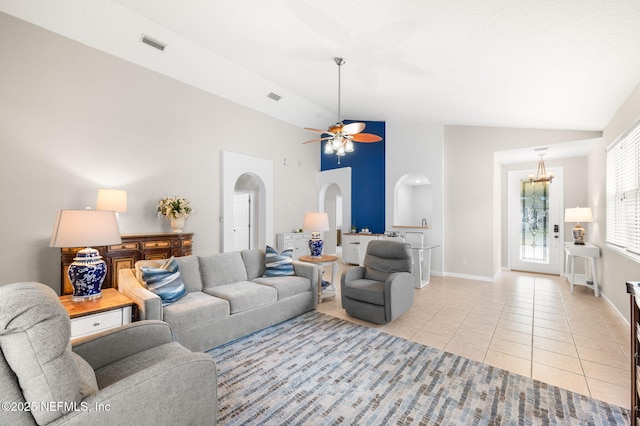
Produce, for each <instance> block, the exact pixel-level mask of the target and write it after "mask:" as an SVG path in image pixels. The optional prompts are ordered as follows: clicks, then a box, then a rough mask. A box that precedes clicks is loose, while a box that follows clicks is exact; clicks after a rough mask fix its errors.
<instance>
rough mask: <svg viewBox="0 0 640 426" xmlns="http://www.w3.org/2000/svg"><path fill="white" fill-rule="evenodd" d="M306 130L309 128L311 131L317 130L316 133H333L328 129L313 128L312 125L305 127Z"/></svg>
mask: <svg viewBox="0 0 640 426" xmlns="http://www.w3.org/2000/svg"><path fill="white" fill-rule="evenodd" d="M304 129H305V130H309V131H310V132H315V133H327V134H332V133H331V132H329V131H327V130H320V129H313V128H311V127H305V128H304Z"/></svg>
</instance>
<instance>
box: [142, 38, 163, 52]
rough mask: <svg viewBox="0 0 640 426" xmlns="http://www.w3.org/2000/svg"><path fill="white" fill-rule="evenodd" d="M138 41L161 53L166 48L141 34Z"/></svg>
mask: <svg viewBox="0 0 640 426" xmlns="http://www.w3.org/2000/svg"><path fill="white" fill-rule="evenodd" d="M140 41H142V42H143V43H144V44H148V45H149V46H151V47H155V48H156V49H158V50H161V51H163V50H164V48H165V47H167V45H166V44H164V43H161V42H159V41H157V40H154V39H152V38H151V37H149V36H147V35H145V34H142V39H141V40H140Z"/></svg>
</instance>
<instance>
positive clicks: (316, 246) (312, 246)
mask: <svg viewBox="0 0 640 426" xmlns="http://www.w3.org/2000/svg"><path fill="white" fill-rule="evenodd" d="M323 246H324V241H322V236H321V234H320V232H312V233H311V239H310V240H309V251H310V252H311V257H322V247H323Z"/></svg>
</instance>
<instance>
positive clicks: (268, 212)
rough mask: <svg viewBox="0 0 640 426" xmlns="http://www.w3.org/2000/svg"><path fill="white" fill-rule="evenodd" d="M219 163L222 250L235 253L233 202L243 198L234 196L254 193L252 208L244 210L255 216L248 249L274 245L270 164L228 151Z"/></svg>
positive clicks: (260, 159) (271, 164)
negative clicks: (220, 173)
mask: <svg viewBox="0 0 640 426" xmlns="http://www.w3.org/2000/svg"><path fill="white" fill-rule="evenodd" d="M220 162H221V164H220V167H221V169H222V179H221V184H222V191H221V193H222V207H221V211H222V215H221V217H220V222H221V223H222V232H221V242H220V245H221V251H222V252H228V251H234V250H236V237H235V234H236V233H235V232H234V225H235V223H234V221H235V215H236V213H235V212H236V201H238V202H240V200H241V199H242V198H243V197H244V196H238V197H236V193H239V194H242V193H245V194H246V193H247V192H249V193H251V194H253V195H252V198H253V201H252V203H253V206H252V208H251V209H248V211H247V214H249V213H251V212H253V217H254V220H253V222H252V226H251V228H252V229H251V231H250V233H249V236H253V238H252V241H251V242H250V243H249V245H250V247H265V246H266V245H267V244H268V245H271V246H273V245H274V244H273V162H272V161H271V160H265V159H262V158H257V157H251V156H249V155H243V154H236V153H233V152H228V151H222V153H221V156H220ZM236 188H238V190H236ZM236 198H238V199H237V200H236ZM245 198H248V197H245ZM244 208H245V209H246V207H244Z"/></svg>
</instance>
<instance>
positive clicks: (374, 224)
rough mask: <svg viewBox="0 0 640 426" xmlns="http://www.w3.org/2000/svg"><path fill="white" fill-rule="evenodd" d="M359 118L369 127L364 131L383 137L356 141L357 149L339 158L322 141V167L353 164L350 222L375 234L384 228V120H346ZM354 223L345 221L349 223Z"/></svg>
mask: <svg viewBox="0 0 640 426" xmlns="http://www.w3.org/2000/svg"><path fill="white" fill-rule="evenodd" d="M354 121H360V122H363V123H365V124H366V126H367V127H365V129H364V130H363V132H362V133H373V134H374V135H378V136H380V137H381V138H382V141H380V142H375V143H357V142H356V143H354V151H353V152H348V153H347V154H346V155H345V156H344V157H341V158H340V164H338V157H337V156H336V155H335V154H325V153H324V143H326V142H324V141H323V143H320V144H319V145H320V170H321V171H325V170H333V169H339V168H341V167H351V224H354V223H355V225H356V227H357V228H358V231H360V229H362V228H369V230H370V231H371V232H373V233H374V234H382V233H383V232H384V228H385V220H384V211H385V208H384V206H385V122H384V121H363V120H344V123H345V124H349V123H353V122H354ZM351 224H345V227H349V226H350V225H351Z"/></svg>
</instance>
